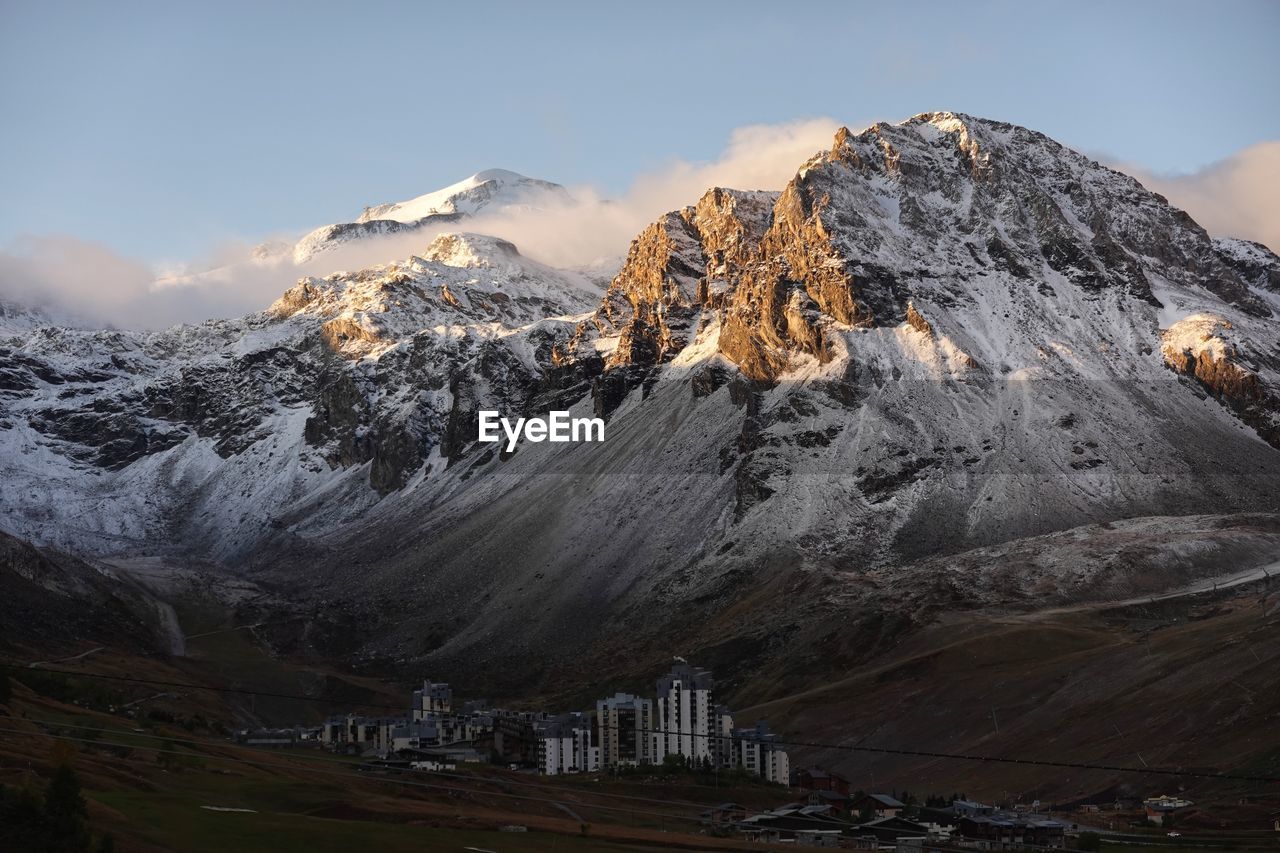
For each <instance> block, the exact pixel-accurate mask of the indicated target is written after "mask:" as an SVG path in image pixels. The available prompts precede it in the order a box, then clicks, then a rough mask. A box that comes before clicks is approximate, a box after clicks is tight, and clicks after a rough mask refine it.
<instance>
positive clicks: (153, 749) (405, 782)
mask: <svg viewBox="0 0 1280 853" xmlns="http://www.w3.org/2000/svg"><path fill="white" fill-rule="evenodd" d="M0 732H5V733H9V734H23V735H31V734H32V732H30V731H27V730H25V729H6V728H0ZM35 735H36V736H37V737H45V738H51V739H53V740H64V741H70V742H74V743H87V744H96V745H98V746H113V747H119V748H122V749H137V750H141V751H143V752H160V753H169V754H173V755H186V756H191V755H192V753H190V752H182V751H181V750H177V749H166V748H165V747H162V746H138V745H137V744H132V743H121V742H119V741H106V740H100V739H95V738H85V737H75V736H74V735H55V734H50V733H49V732H36V733H35ZM196 757H198V758H199V759H200V760H202V761H224V762H230V763H233V764H247V765H249V766H251V767H258V768H271V769H276V770H293V771H295V772H306V773H319V774H323V775H327V776H338V777H341V778H344V779H364V780H366V781H371V782H385V783H388V784H393V785H408V786H411V787H414V788H429V789H434V790H440V791H465V792H466V793H468V794H481V795H486V796H492V797H504V798H506V799H511V800H527V801H531V802H540V803H552V804H553V805H554V804H555V803H558V802H560V801H561V799H562V798H561V799H557V798H553V797H535V796H531V795H528V794H508V793H505V792H502V791H486V790H482V789H479V788H467V787H466V786H463V785H433V784H431V783H430V782H419V781H417V780H414V779H392V778H388V777H373V776H368V775H365V774H361V773H342V772H340V771H337V770H328V769H321V768H318V767H307V768H299V767H297V766H293V765H289V764H280V763H278V762H270V761H257V760H253V759H248V758H239V757H236V756H231V755H205V754H200V755H198V756H196ZM588 795H590V794H588ZM573 805H574V806H576V807H579V808H583V809H594V810H596V811H607V812H621V813H623V814H630V815H646V816H649V817H660V818H670V819H672V820H680V821H691V822H696V823H700V822H701V817H699V816H696V815H686V814H673V813H672V812H655V811H645V810H641V809H632V808H623V807H621V806H601V805H596V804H594V803H583V802H578V801H576V800H575V801H573Z"/></svg>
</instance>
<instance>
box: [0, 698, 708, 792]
mask: <svg viewBox="0 0 1280 853" xmlns="http://www.w3.org/2000/svg"><path fill="white" fill-rule="evenodd" d="M22 719H23V720H25V721H27V722H31V723H35V724H37V725H40V726H47V727H52V728H54V729H78V730H80V731H90V732H100V733H103V734H115V735H125V736H127V737H133V738H145V739H147V740H162V741H167V742H170V743H181V744H187V745H193V746H203V747H217V748H220V749H241V750H245V751H246V752H258V753H262V752H266V750H262V749H256V748H254V747H252V746H246V745H244V744H240V743H225V742H223V741H216V740H207V739H206V740H201V739H199V738H184V737H175V736H170V735H162V734H147V733H145V732H127V731H123V730H121V729H106V728H102V727H99V726H82V725H75V724H72V723H64V722H61V721H59V720H47V719H42V718H39V717H23V718H22ZM0 731H8V730H7V729H0ZM43 733H44V734H49V732H47V731H45V732H43ZM88 740H89V741H90V742H92V743H101V742H103V741H99V740H95V739H92V738H89V739H88ZM288 755H289V757H290V758H295V759H298V760H299V761H318V762H324V763H327V764H341V765H343V766H347V767H349V766H351V764H352V762H350V761H345V760H343V759H341V758H329V757H328V756H324V755H309V754H299V753H295V752H290V753H288ZM365 766H369V767H376V766H377V765H374V764H371V763H365ZM387 769H392V770H394V769H397V768H387ZM430 773H431V775H432V776H443V777H445V778H448V779H464V780H470V781H473V782H487V783H489V784H493V785H519V786H522V787H526V788H537V789H539V790H546V791H562V792H564V793H566V794H580V795H582V794H585V795H587V796H591V797H609V798H611V799H621V800H635V801H637V802H646V803H659V804H664V805H665V804H669V805H682V806H690V807H692V808H700V809H714V808H716V804H714V803H698V802H694V801H692V800H674V799H671V798H670V797H664V798H662V799H658V798H656V797H640V796H636V795H634V794H617V793H609V792H602V791H601V792H598V791H584V790H582V789H580V788H569V787H565V786H564V785H548V784H544V783H538V782H528V781H525V780H523V779H506V778H501V777H493V776H476V775H469V774H465V773H449V772H447V771H441V770H432V771H430Z"/></svg>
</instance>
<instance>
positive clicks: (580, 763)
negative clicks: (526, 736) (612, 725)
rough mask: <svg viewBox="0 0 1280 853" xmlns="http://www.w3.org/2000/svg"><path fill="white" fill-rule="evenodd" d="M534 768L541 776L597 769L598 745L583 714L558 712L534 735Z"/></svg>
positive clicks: (598, 760) (588, 771)
mask: <svg viewBox="0 0 1280 853" xmlns="http://www.w3.org/2000/svg"><path fill="white" fill-rule="evenodd" d="M538 746H539V752H538V770H539V771H540V772H541V773H542V774H543V775H544V776H558V775H560V774H562V773H590V772H591V771H592V770H599V769H600V747H599V746H598V745H597V744H596V743H595V738H594V737H592V726H591V721H590V720H589V719H588V718H587V716H586V715H585V714H581V713H577V712H574V713H571V714H562V715H561V716H559V717H557V718H556V719H554V720H552V721H551V722H549V723H547V724H546V725H545V726H544V727H542V730H541V731H540V732H539V734H538Z"/></svg>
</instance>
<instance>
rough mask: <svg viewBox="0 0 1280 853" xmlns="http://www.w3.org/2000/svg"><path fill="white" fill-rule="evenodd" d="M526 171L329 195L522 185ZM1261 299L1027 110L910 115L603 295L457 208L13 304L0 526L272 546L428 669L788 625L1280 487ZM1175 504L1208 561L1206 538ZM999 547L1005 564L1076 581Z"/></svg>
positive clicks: (470, 195)
mask: <svg viewBox="0 0 1280 853" xmlns="http://www.w3.org/2000/svg"><path fill="white" fill-rule="evenodd" d="M517 178H519V176H514V177H511V176H510V173H496V172H495V173H480V174H479V175H477V176H475V177H474V178H473V179H470V180H469V181H468V182H464V183H463V184H460V185H458V186H456V187H451V188H448V189H447V190H444V191H441V192H440V193H434V194H429V195H427V196H423V197H421V198H418V199H414V200H412V201H410V202H404V203H400V204H393V205H383V206H380V207H378V208H373V209H370V210H369V211H367V212H366V214H365V215H364V216H362V217H361V221H360V222H359V223H356V224H358V225H361V226H373V225H376V224H377V223H396V225H395V226H394V227H399V226H400V225H402V224H405V223H414V222H421V221H423V219H424V218H429V217H438V216H455V215H460V214H464V213H467V212H470V211H474V209H476V207H477V206H479V205H482V204H485V203H501V204H526V203H533V202H531V201H530V198H529V196H527V195H526V194H525V190H526V189H529V188H528V187H526V186H525V185H524V184H522V183H521V181H525V180H527V179H519V180H516V179H517ZM534 183H539V182H534ZM551 186H554V185H551ZM486 188H489V189H486ZM534 189H536V190H537V191H538V192H542V191H545V190H546V188H545V187H542V186H537V187H534ZM495 199H496V201H495ZM691 201H692V200H691ZM335 227H336V226H335ZM378 227H383V226H378ZM386 227H392V226H386ZM332 236H333V235H330V237H332ZM330 237H325V238H324V239H325V240H328V239H330ZM308 256H309V255H308ZM1277 312H1280V260H1278V259H1277V258H1276V256H1275V255H1273V254H1272V253H1271V252H1269V251H1268V250H1267V249H1265V248H1264V247H1261V246H1258V245H1257V244H1249V243H1243V242H1240V241H1232V240H1216V241H1215V240H1211V239H1210V238H1209V236H1208V235H1207V234H1206V233H1205V232H1204V230H1203V229H1201V228H1200V227H1199V226H1198V225H1197V224H1196V223H1195V222H1193V221H1192V220H1191V219H1190V218H1189V217H1188V216H1187V215H1186V214H1185V213H1183V212H1182V211H1179V210H1177V209H1175V208H1173V207H1171V206H1169V205H1168V204H1167V203H1166V202H1165V201H1164V199H1162V198H1161V197H1159V196H1157V195H1154V194H1152V193H1150V192H1148V191H1146V190H1145V189H1144V188H1143V187H1142V186H1141V185H1139V184H1138V183H1137V182H1136V181H1134V180H1133V179H1132V178H1129V177H1127V176H1125V175H1123V174H1120V173H1118V172H1115V171H1112V170H1109V169H1106V168H1104V167H1102V166H1100V165H1099V164H1097V163H1095V162H1093V161H1092V160H1089V159H1088V158H1086V157H1084V156H1082V155H1080V154H1078V153H1075V152H1073V151H1070V150H1069V149H1066V148H1063V147H1062V146H1060V145H1058V144H1057V143H1055V142H1053V141H1052V140H1050V139H1047V138H1046V137H1044V136H1043V135H1040V134H1037V133H1035V132H1033V131H1029V130H1027V129H1024V128H1019V127H1015V126H1011V125H1007V124H1001V123H998V122H991V121H986V120H982V119H976V118H972V117H969V116H963V115H956V114H951V113H935V114H926V115H922V116H917V117H915V118H913V119H910V120H908V121H906V122H903V123H901V124H897V125H887V124H879V125H876V126H874V127H872V128H870V129H868V130H867V131H864V132H863V133H860V134H852V133H849V132H848V131H841V132H840V133H839V134H838V135H837V137H836V139H835V140H834V143H833V146H832V148H831V149H830V150H829V151H825V152H821V153H819V154H817V155H815V156H814V157H813V158H812V159H811V160H809V161H808V162H806V163H804V164H799V170H798V172H797V174H796V177H795V178H794V179H793V181H792V182H791V183H790V184H789V185H788V186H787V187H786V189H785V190H784V191H782V192H781V193H764V192H754V191H738V190H728V189H716V190H713V191H710V192H708V194H707V195H706V196H705V197H704V198H703V199H701V200H700V201H698V202H697V204H696V205H693V206H691V207H688V208H685V209H684V210H681V211H675V212H673V213H670V214H668V215H666V216H664V217H662V218H661V219H659V220H658V221H657V222H655V223H654V225H652V226H651V227H650V228H648V229H646V230H645V231H644V232H643V233H642V234H641V235H639V237H637V239H636V240H635V242H634V243H633V245H632V247H631V251H630V253H629V255H628V258H627V260H626V262H625V264H624V265H623V267H622V269H621V270H620V271H619V273H618V275H617V276H616V277H615V278H614V279H613V282H612V284H611V285H610V287H609V289H608V292H607V293H605V294H600V293H599V292H597V291H595V290H594V289H593V286H592V285H591V283H590V282H588V281H587V280H586V279H584V278H583V277H582V276H580V275H577V274H575V273H571V272H565V271H560V270H555V269H551V268H548V267H545V266H542V265H539V264H536V263H533V262H532V261H530V260H528V259H526V258H523V257H522V256H521V255H520V254H519V250H518V247H515V246H512V245H511V244H509V243H506V242H505V241H501V240H497V239H495V238H491V237H485V236H482V235H474V234H454V235H444V236H441V237H439V238H437V239H436V240H435V241H434V242H432V243H430V245H428V246H424V248H423V251H422V254H421V255H420V256H416V257H412V258H408V259H404V260H400V261H397V262H394V263H390V264H387V265H384V266H380V267H376V268H372V269H368V270H363V271H359V272H354V273H339V274H335V275H332V276H328V277H325V278H309V279H305V280H303V281H301V282H300V283H299V284H298V285H297V286H295V287H294V288H292V289H291V290H289V291H288V292H287V293H286V294H284V295H283V296H282V297H281V298H280V300H279V301H277V302H276V303H275V304H274V305H272V306H271V307H270V308H269V309H268V310H267V311H265V312H264V313H262V314H257V315H253V316H250V317H246V318H243V319H241V320H236V321H226V322H210V323H206V324H202V325H199V326H184V327H177V328H174V329H170V330H167V331H164V332H158V333H150V334H142V333H126V332H102V331H99V332H86V331H75V330H71V329H66V328H60V327H56V326H50V325H42V324H41V323H40V322H39V321H38V320H36V319H33V318H32V316H31V315H30V314H28V313H22V312H6V313H5V314H4V315H3V316H0V347H3V349H0V509H2V511H3V522H2V524H3V527H4V529H5V530H6V531H8V532H10V533H12V534H14V535H16V536H18V537H20V538H23V539H27V540H31V541H35V542H39V543H48V544H54V545H57V546H59V547H62V548H66V549H68V550H72V551H75V552H77V553H81V554H88V555H93V556H98V557H111V556H118V555H122V554H133V555H136V554H160V555H164V554H189V553H195V554H198V555H199V556H201V557H212V558H214V559H217V560H220V561H222V562H223V563H225V564H226V565H227V566H228V567H231V568H235V569H238V570H244V571H249V572H253V573H255V574H257V575H260V576H262V577H264V578H272V579H274V580H275V581H276V582H283V581H284V580H285V579H287V580H288V583H289V585H290V587H291V588H292V589H293V590H294V591H295V593H296V595H298V596H299V597H300V598H303V599H308V600H315V601H325V602H335V601H341V602H342V604H341V606H342V607H345V608H348V609H349V610H350V611H353V612H356V613H358V614H360V615H361V620H360V621H359V624H360V625H361V631H359V632H357V634H356V635H355V636H353V637H352V638H351V642H352V650H353V651H354V650H357V649H360V650H362V651H363V652H370V651H376V652H378V653H385V654H389V655H393V656H395V657H397V658H416V657H421V656H429V657H430V658H431V659H432V660H434V661H436V662H437V664H439V665H441V666H443V665H445V664H446V663H447V662H449V661H458V660H464V659H470V660H474V659H476V658H484V659H486V660H490V661H499V660H507V661H510V660H511V657H510V656H511V655H512V653H536V654H538V655H542V656H543V657H542V658H540V659H554V658H556V657H557V656H561V657H563V656H565V655H571V654H573V653H574V651H575V649H578V650H581V648H582V645H581V643H587V642H592V641H595V642H599V643H602V644H607V643H608V642H609V638H610V637H611V636H615V635H616V633H617V632H619V631H625V632H630V634H631V636H633V637H636V636H654V635H656V634H657V633H659V632H662V631H664V630H671V626H672V625H673V624H675V623H679V624H680V625H685V626H687V625H688V624H690V621H691V620H693V619H694V618H695V617H697V618H698V619H700V620H702V622H704V623H705V624H717V623H716V619H718V618H722V617H723V618H726V619H727V618H728V617H725V616H724V614H727V613H730V612H737V613H739V614H740V616H741V618H738V617H735V621H733V622H732V625H733V627H732V628H726V629H725V630H727V631H729V632H730V633H731V634H732V633H733V632H738V633H739V634H742V635H747V634H753V633H754V634H759V633H761V632H767V631H780V630H782V629H783V628H784V627H785V626H786V625H788V624H792V623H793V622H794V621H795V620H798V619H802V618H803V617H804V615H805V614H806V613H808V612H810V608H814V607H819V606H838V605H839V602H841V601H845V600H847V599H848V596H849V595H850V594H851V593H852V592H854V591H857V590H859V589H861V588H862V585H864V584H874V586H875V588H876V589H880V590H885V589H891V588H892V586H893V583H894V581H893V578H895V577H901V576H902V572H903V571H904V567H909V566H912V565H915V564H917V563H921V561H927V560H939V559H942V560H945V559H946V557H945V555H948V554H957V553H961V552H965V553H968V554H970V555H975V554H976V555H981V554H983V553H988V552H984V551H982V549H992V548H997V547H998V546H1000V545H1002V543H1010V542H1014V541H1020V540H1023V539H1027V538H1028V537H1041V536H1047V535H1050V534H1054V533H1055V531H1063V530H1068V529H1072V528H1080V529H1082V530H1087V529H1092V528H1090V527H1088V526H1089V525H1097V524H1103V523H1110V522H1113V521H1117V520H1120V519H1132V518H1135V517H1160V518H1168V519H1173V520H1169V521H1156V522H1151V523H1152V524H1155V525H1156V526H1157V527H1160V525H1165V527H1166V528H1168V529H1169V530H1171V531H1173V530H1175V529H1176V530H1181V529H1182V528H1181V527H1179V524H1180V523H1179V522H1177V520H1176V519H1177V518H1178V517H1182V516H1189V515H1195V516H1197V517H1205V516H1213V517H1218V516H1227V515H1231V514H1237V513H1261V514H1270V513H1275V512H1277V511H1278V510H1280V507H1277V503H1278V500H1280V495H1277V490H1276V487H1275V484H1276V483H1280V449H1278V448H1280V415H1278V414H1277V413H1278V412H1280V325H1278V324H1277V321H1276V316H1277ZM483 408H495V409H500V410H502V411H503V412H504V413H505V414H510V415H529V414H544V413H545V412H546V411H547V410H548V409H551V408H557V409H562V408H563V409H571V410H572V411H574V412H575V413H580V414H587V413H596V414H599V415H602V416H605V417H607V418H608V427H607V433H606V441H605V442H604V443H602V444H583V445H565V444H555V445H552V444H525V445H522V446H521V447H519V448H518V450H517V451H516V452H515V453H514V454H499V453H498V452H497V451H496V450H495V449H494V447H493V446H491V445H479V444H477V443H476V441H475V438H476V413H477V412H478V411H479V410H480V409H483ZM1259 517H1262V516H1259ZM1184 526H1185V525H1184ZM1262 527H1263V528H1265V529H1269V528H1268V527H1267V525H1266V524H1263V525H1262ZM1233 529H1234V528H1233ZM1196 530H1197V531H1199V532H1198V533H1197V534H1196V535H1197V536H1198V537H1199V540H1200V541H1202V542H1203V543H1204V544H1203V549H1202V556H1203V562H1205V563H1209V562H1212V558H1213V554H1215V553H1219V552H1220V551H1221V549H1222V548H1224V547H1226V546H1225V545H1223V541H1225V540H1223V536H1219V535H1218V534H1216V533H1214V532H1213V531H1214V530H1216V528H1215V527H1214V526H1213V524H1212V523H1206V524H1202V525H1201V526H1199V527H1197V528H1196ZM1250 530H1252V528H1250ZM1270 535H1271V534H1270V533H1264V534H1257V535H1255V533H1253V532H1248V533H1243V534H1238V535H1237V534H1235V533H1233V534H1232V536H1233V537H1235V538H1233V539H1231V542H1232V543H1234V544H1232V545H1231V547H1232V548H1234V549H1236V550H1235V551H1233V553H1239V554H1245V553H1247V554H1253V553H1255V551H1258V550H1259V549H1264V546H1265V543H1266V542H1268V541H1270V540H1269V539H1267V537H1268V536H1270ZM1224 536H1225V534H1224ZM1151 538H1153V539H1158V537H1155V536H1154V535H1153V537H1151ZM1187 539H1188V537H1186V536H1182V535H1181V534H1179V536H1178V537H1177V541H1178V543H1179V544H1178V547H1179V548H1182V549H1187V548H1190V549H1191V551H1192V552H1194V551H1195V546H1191V545H1187V544H1186V540H1187ZM1243 539H1247V540H1248V543H1247V544H1240V541H1243ZM1220 540H1223V541H1220ZM1237 540H1240V541H1237ZM1144 542H1146V540H1144ZM1147 544H1150V543H1147ZM1144 547H1147V545H1145V544H1144ZM1150 547H1152V548H1154V549H1156V550H1158V549H1159V546H1158V543H1157V544H1152V545H1150ZM975 549H977V550H975ZM990 553H993V554H995V553H1004V552H995V551H992V552H990ZM1153 553H1154V552H1153ZM1180 553H1181V552H1180ZM1196 553H1201V552H1196ZM939 555H944V556H939ZM1152 559H1155V558H1152ZM1197 560H1201V557H1195V558H1194V559H1192V558H1190V557H1188V558H1187V559H1186V560H1183V559H1182V558H1181V557H1179V561H1175V562H1177V564H1178V565H1179V566H1186V565H1191V564H1194V565H1195V566H1200V565H1201V564H1202V563H1201V562H1197ZM1156 562H1158V560H1157V561H1156ZM966 565H969V566H971V567H972V570H973V571H974V572H975V573H978V572H981V571H983V563H982V559H981V558H980V557H971V558H970V562H968V563H966ZM1025 565H1026V573H1025V576H1022V577H1020V579H1019V580H1018V582H1017V586H1019V587H1024V586H1025V587H1027V588H1034V587H1035V580H1036V579H1037V578H1048V579H1049V580H1050V581H1052V588H1053V589H1054V590H1057V589H1060V588H1069V589H1071V590H1072V594H1073V595H1077V596H1087V595H1088V594H1089V591H1088V590H1089V585H1088V584H1087V583H1086V584H1079V585H1075V586H1072V585H1071V584H1070V583H1068V580H1069V578H1068V577H1067V575H1066V574H1064V573H1067V572H1072V573H1074V572H1075V569H1074V568H1071V567H1069V566H1064V565H1062V564H1059V563H1056V562H1054V561H1052V560H1039V561H1034V562H1032V561H1028V562H1026V564H1025ZM929 571H931V572H934V573H938V574H939V576H943V575H945V571H944V570H943V569H941V568H939V566H938V565H937V564H935V563H930V564H929ZM1193 573H1194V572H1192V571H1191V570H1189V569H1188V570H1186V571H1183V570H1181V569H1180V571H1179V573H1178V579H1179V580H1180V581H1185V580H1186V578H1187V577H1188V576H1189V575H1190V574H1193ZM1088 576H1089V577H1093V575H1092V574H1090V575H1088ZM782 577H787V578H796V577H800V578H805V579H807V580H803V581H797V582H796V584H795V585H794V587H788V590H789V591H787V592H785V594H784V591H782V590H777V589H773V587H772V584H774V583H775V581H776V579H777V578H782ZM1070 577H1071V578H1074V577H1075V575H1074V574H1071V576H1070ZM1046 582H1048V581H1046ZM788 583H789V584H790V583H791V581H788ZM985 586H986V584H985V582H984V584H976V588H985ZM1113 586H1114V587H1115V591H1116V592H1117V593H1119V592H1122V591H1123V584H1121V583H1116V584H1113ZM760 590H772V593H771V597H770V598H769V599H768V600H756V596H758V595H760V592H759V591H760ZM777 596H782V597H781V598H778V597H777ZM824 602H825V604H824ZM335 606H337V605H335ZM735 608H736V609H735ZM742 614H746V615H742ZM748 616H749V617H750V618H748ZM566 637H573V638H575V639H576V640H577V641H580V642H575V643H565V642H564V639H565V638H566ZM511 665H513V666H514V665H515V664H514V663H512V664H511Z"/></svg>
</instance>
